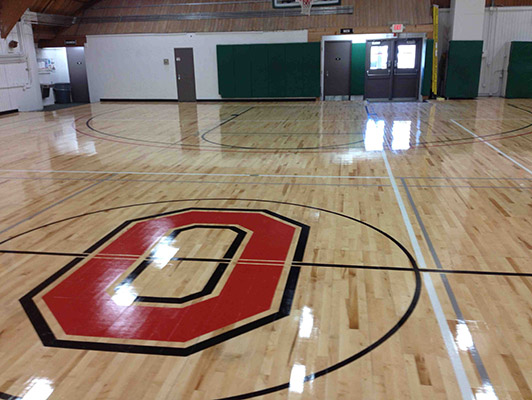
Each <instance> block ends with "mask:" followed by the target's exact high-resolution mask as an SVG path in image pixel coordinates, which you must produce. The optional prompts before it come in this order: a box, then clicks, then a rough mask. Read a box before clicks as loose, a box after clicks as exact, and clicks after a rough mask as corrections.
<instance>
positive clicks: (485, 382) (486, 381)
mask: <svg viewBox="0 0 532 400" xmlns="http://www.w3.org/2000/svg"><path fill="white" fill-rule="evenodd" d="M401 183H402V185H403V188H404V190H405V192H406V196H407V198H408V201H409V203H410V206H411V207H412V210H413V211H414V215H415V216H416V220H417V223H418V224H419V227H420V228H421V232H422V233H423V238H424V239H425V242H426V243H427V246H428V248H429V250H430V254H431V255H432V259H433V260H434V263H435V264H436V267H437V268H438V269H439V270H443V269H444V268H443V266H442V264H441V261H440V258H439V257H438V254H437V253H436V249H435V248H434V245H433V244H432V240H431V239H430V236H429V233H428V232H427V229H426V227H425V224H424V223H423V219H422V218H421V215H420V214H419V211H418V209H417V207H416V204H415V202H414V198H413V197H412V194H411V193H410V190H409V189H408V185H407V183H406V181H405V180H404V179H403V178H401ZM440 278H441V280H442V282H443V285H444V286H445V291H446V292H447V296H448V297H449V300H450V301H451V304H452V307H453V310H454V313H455V314H456V318H457V319H458V321H459V323H460V324H463V326H465V327H466V328H467V330H468V331H469V327H468V326H467V323H466V319H465V318H464V314H463V313H462V310H461V309H460V306H459V305H458V301H457V299H456V296H455V295H454V292H453V289H452V288H451V284H450V283H449V280H448V279H447V275H445V274H443V273H441V274H440ZM469 334H470V335H471V332H469ZM472 337H473V336H472V335H471V338H472ZM468 350H469V352H470V353H471V358H473V361H474V363H475V366H476V368H477V371H478V374H479V376H480V379H481V380H482V386H483V387H489V388H491V390H492V394H493V395H494V396H495V398H497V397H496V394H495V391H494V390H493V385H492V383H491V380H490V378H489V376H488V371H486V367H485V366H484V363H483V362H482V358H481V357H480V354H479V353H478V350H477V347H476V345H475V341H474V340H473V339H471V346H470V347H469V349H468Z"/></svg>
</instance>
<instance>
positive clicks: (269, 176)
mask: <svg viewBox="0 0 532 400" xmlns="http://www.w3.org/2000/svg"><path fill="white" fill-rule="evenodd" d="M0 172H38V173H67V174H115V175H178V176H245V177H249V176H253V177H267V178H320V179H388V177H387V176H369V175H355V176H351V175H346V176H342V175H283V174H222V173H209V172H207V173H205V172H137V171H83V170H73V171H69V170H51V169H0Z"/></svg>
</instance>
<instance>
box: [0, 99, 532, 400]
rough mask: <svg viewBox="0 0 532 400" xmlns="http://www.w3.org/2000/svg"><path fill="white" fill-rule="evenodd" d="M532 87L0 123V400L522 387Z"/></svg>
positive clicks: (82, 110) (526, 365)
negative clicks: (410, 98) (486, 93)
mask: <svg viewBox="0 0 532 400" xmlns="http://www.w3.org/2000/svg"><path fill="white" fill-rule="evenodd" d="M531 134H532V101H530V100H505V99H500V98H490V99H479V100H463V101H441V102H440V101H434V102H432V101H431V102H423V103H401V104H394V103H380V104H379V103H375V104H369V105H364V103H360V102H279V103H275V102H243V103H238V102H227V103H214V102H213V103H181V104H178V103H140V102H134V103H131V102H130V103H127V102H115V103H113V102H106V103H95V104H90V105H83V106H78V107H73V108H68V109H63V110H57V111H52V112H34V113H19V114H13V115H7V116H4V117H1V118H0V140H1V142H2V146H1V148H0V160H1V161H0V189H1V190H2V193H3V194H4V195H3V196H2V198H0V279H1V281H2V282H3V284H2V286H1V287H0V309H1V310H2V313H1V314H0V392H1V393H2V394H0V398H2V399H17V398H24V399H30V398H31V399H77V400H82V399H87V400H88V399H91V400H92V399H174V400H175V399H187V400H188V399H194V400H196V399H247V398H261V399H364V400H365V399H458V398H461V397H464V398H476V399H489V400H492V399H512V400H515V399H531V398H532V265H531V263H530V260H531V257H532V235H531V232H532V198H531V193H532V192H531V190H532V157H531V154H532V136H531Z"/></svg>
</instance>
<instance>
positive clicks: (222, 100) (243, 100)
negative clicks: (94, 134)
mask: <svg viewBox="0 0 532 400" xmlns="http://www.w3.org/2000/svg"><path fill="white" fill-rule="evenodd" d="M316 99H317V97H279V98H272V97H266V98H253V99H250V98H245V99H197V100H196V102H198V103H203V102H241V103H242V102H252V101H275V102H280V101H316ZM100 101H101V102H144V103H146V102H153V103H157V102H165V103H187V102H184V101H179V100H178V99H107V98H106V99H100Z"/></svg>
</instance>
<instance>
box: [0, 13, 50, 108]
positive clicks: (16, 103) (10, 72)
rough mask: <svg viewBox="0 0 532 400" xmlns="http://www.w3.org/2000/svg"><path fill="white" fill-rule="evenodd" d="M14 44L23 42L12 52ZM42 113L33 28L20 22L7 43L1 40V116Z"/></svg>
mask: <svg viewBox="0 0 532 400" xmlns="http://www.w3.org/2000/svg"><path fill="white" fill-rule="evenodd" d="M11 40H15V41H17V42H19V45H18V47H17V48H16V49H14V50H10V49H9V48H8V43H9V42H10V41H11ZM16 109H18V110H20V111H33V110H41V109H42V99H41V88H40V84H39V76H38V74H37V61H36V57H35V48H34V46H33V31H32V29H31V25H30V24H28V23H24V22H19V23H17V25H16V26H15V28H13V30H12V31H11V32H10V34H9V36H8V37H7V38H6V39H5V40H4V39H0V112H1V111H9V110H16Z"/></svg>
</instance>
